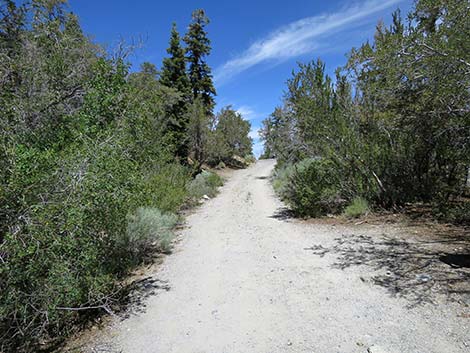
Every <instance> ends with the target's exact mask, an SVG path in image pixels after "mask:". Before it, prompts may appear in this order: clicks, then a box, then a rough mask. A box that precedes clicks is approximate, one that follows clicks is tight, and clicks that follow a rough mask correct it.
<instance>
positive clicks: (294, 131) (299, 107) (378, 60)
mask: <svg viewBox="0 0 470 353" xmlns="http://www.w3.org/2000/svg"><path fill="white" fill-rule="evenodd" d="M469 16H470V8H469V7H468V2H466V1H457V0H451V1H442V0H419V1H417V2H416V3H415V7H414V9H413V10H411V12H410V13H409V14H408V15H407V16H406V17H405V18H404V19H403V17H402V15H401V14H400V12H399V11H397V12H395V13H394V14H393V22H392V24H391V25H390V26H385V25H384V24H383V23H382V22H380V23H379V24H378V25H377V30H376V34H375V37H374V41H373V42H370V43H369V42H368V43H365V44H364V45H362V46H361V47H359V48H353V49H352V50H351V51H350V52H349V54H348V61H347V64H346V65H345V66H344V67H340V68H338V69H337V70H336V76H335V77H334V78H331V77H330V76H328V75H327V74H326V73H325V63H323V62H322V61H321V60H320V59H318V60H314V61H311V62H308V63H305V64H299V67H298V68H297V70H295V71H294V73H293V75H292V77H291V78H290V79H289V80H288V81H287V88H286V93H285V96H284V104H283V105H282V106H280V107H278V108H277V109H276V110H275V111H274V112H273V113H272V115H271V116H270V117H269V118H268V119H266V120H265V121H264V126H263V129H262V132H261V135H262V138H263V139H264V142H265V153H264V156H263V157H265V158H269V157H275V158H277V161H278V165H277V170H276V172H275V176H274V188H275V189H276V190H277V192H278V193H279V195H280V196H281V197H282V199H284V200H285V201H286V202H287V204H288V205H289V206H290V207H291V208H292V209H293V211H295V212H296V213H297V214H298V215H300V216H319V215H323V214H327V213H336V214H339V213H342V212H345V213H346V214H347V215H349V216H353V217H354V216H357V215H359V214H362V213H365V212H366V210H368V209H370V208H372V209H374V208H382V209H400V208H401V207H403V206H405V205H407V204H410V203H413V204H418V203H421V204H423V205H430V206H431V207H432V209H433V213H434V216H435V217H438V218H440V219H443V220H448V221H452V222H456V223H467V224H468V223H469V222H470V198H469V176H470V174H469V172H470V108H469V102H470V90H469V87H470V22H469V21H468V17H469Z"/></svg>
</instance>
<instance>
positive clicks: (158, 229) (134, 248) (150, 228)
mask: <svg viewBox="0 0 470 353" xmlns="http://www.w3.org/2000/svg"><path fill="white" fill-rule="evenodd" d="M177 222H178V217H177V216H176V215H174V214H171V213H170V214H164V213H162V212H161V211H160V210H159V209H158V208H138V209H137V210H136V211H135V213H134V214H132V215H130V216H129V217H128V222H127V232H126V233H125V237H124V239H120V241H121V244H120V247H122V248H124V249H126V252H127V253H129V254H131V255H130V256H131V257H132V258H133V260H134V261H135V263H137V264H138V263H140V262H142V261H144V260H145V258H146V256H148V254H150V253H151V252H152V250H154V249H158V250H160V251H163V252H169V251H170V249H171V247H170V246H171V240H172V239H173V228H174V227H175V226H176V224H177Z"/></svg>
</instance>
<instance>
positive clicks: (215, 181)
mask: <svg viewBox="0 0 470 353" xmlns="http://www.w3.org/2000/svg"><path fill="white" fill-rule="evenodd" d="M223 183H224V182H223V179H222V178H221V177H220V176H218V175H217V174H215V173H212V172H208V171H203V172H202V173H200V174H198V175H197V176H196V178H194V180H192V181H191V182H190V183H189V185H188V193H189V196H190V198H191V199H192V200H193V201H198V200H200V199H201V198H202V197H203V196H204V195H207V196H209V197H214V196H215V195H217V188H218V187H219V186H222V185H223Z"/></svg>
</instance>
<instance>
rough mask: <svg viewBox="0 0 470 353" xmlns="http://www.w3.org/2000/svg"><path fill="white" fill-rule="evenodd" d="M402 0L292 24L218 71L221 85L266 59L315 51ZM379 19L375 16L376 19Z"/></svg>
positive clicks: (370, 2) (377, 1)
mask: <svg viewBox="0 0 470 353" xmlns="http://www.w3.org/2000/svg"><path fill="white" fill-rule="evenodd" d="M401 1H403V0H367V1H363V2H361V3H357V2H356V3H354V4H353V5H349V6H348V7H345V8H343V9H341V10H340V11H338V12H336V13H330V14H323V15H318V16H313V17H307V18H304V19H301V20H299V21H296V22H293V23H290V24H289V25H287V26H284V27H281V28H279V29H277V30H275V31H274V32H272V33H270V34H269V35H268V36H267V37H265V38H263V39H260V40H258V41H256V42H255V43H253V44H252V45H251V46H250V47H249V48H248V49H247V50H246V51H244V52H243V53H242V54H240V55H238V56H237V57H235V58H233V59H231V60H229V61H227V62H226V63H225V64H223V65H221V66H220V67H218V68H217V69H216V71H215V75H214V78H215V81H217V83H218V84H220V83H222V82H224V81H226V80H228V79H229V78H231V77H233V76H234V75H237V74H239V73H241V72H243V71H245V70H247V69H249V68H251V67H253V66H255V65H258V64H260V63H262V62H265V61H272V60H278V61H282V60H286V59H289V58H293V57H297V56H299V55H302V54H306V53H309V52H312V51H313V50H314V49H315V48H317V47H319V46H320V45H321V43H320V42H321V41H320V39H322V38H325V37H327V36H328V35H331V34H333V33H335V32H339V31H344V30H346V29H348V30H350V29H352V28H354V27H355V26H358V25H360V24H361V20H364V19H366V18H367V17H368V16H370V15H372V14H374V13H376V12H379V11H382V10H384V9H386V8H388V7H390V6H392V5H395V4H398V3H399V2H401ZM375 20H376V19H374V21H375Z"/></svg>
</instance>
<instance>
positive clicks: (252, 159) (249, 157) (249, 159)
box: [243, 154, 256, 164]
mask: <svg viewBox="0 0 470 353" xmlns="http://www.w3.org/2000/svg"><path fill="white" fill-rule="evenodd" d="M243 159H244V160H245V161H246V162H247V163H249V164H252V163H255V162H256V158H255V156H253V155H252V154H247V155H246V156H245V157H243Z"/></svg>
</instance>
